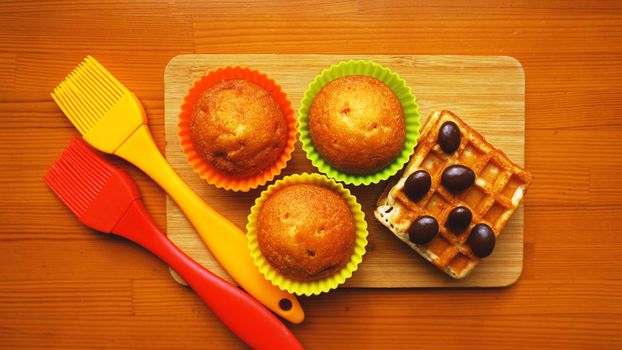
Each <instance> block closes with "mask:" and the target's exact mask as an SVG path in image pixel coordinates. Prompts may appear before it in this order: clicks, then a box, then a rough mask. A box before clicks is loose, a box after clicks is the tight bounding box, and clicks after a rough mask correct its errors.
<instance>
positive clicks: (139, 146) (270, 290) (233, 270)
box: [114, 125, 304, 323]
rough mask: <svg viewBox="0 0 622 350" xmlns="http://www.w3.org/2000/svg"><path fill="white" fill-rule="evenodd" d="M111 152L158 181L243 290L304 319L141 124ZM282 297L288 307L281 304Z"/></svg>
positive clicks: (240, 238) (294, 319)
mask: <svg viewBox="0 0 622 350" xmlns="http://www.w3.org/2000/svg"><path fill="white" fill-rule="evenodd" d="M114 154H116V155H118V156H120V157H121V158H123V159H125V160H127V161H129V162H130V163H132V164H134V165H136V166H137V167H138V168H140V169H141V170H142V171H143V172H145V173H146V174H147V175H149V176H150V177H151V178H152V179H153V180H154V181H155V182H157V183H158V184H159V185H160V187H162V189H164V191H166V193H167V194H168V195H169V196H171V198H173V200H174V201H175V203H177V205H178V206H179V208H180V209H181V210H182V211H183V212H184V214H185V215H186V217H187V218H188V220H189V221H190V222H191V223H192V225H193V226H194V228H195V229H196V231H197V232H198V234H199V236H200V237H201V239H202V240H203V242H204V243H205V245H206V246H207V248H208V249H209V250H210V252H211V253H212V255H213V256H214V258H216V260H218V262H219V263H220V265H221V266H222V267H223V268H224V269H225V271H227V273H228V274H229V276H231V278H233V280H235V281H236V282H237V283H238V284H239V285H240V286H241V287H242V288H244V290H246V291H247V292H248V293H249V294H251V295H252V296H253V297H255V298H256V299H257V300H259V302H261V303H262V304H264V305H265V306H266V307H268V308H269V309H271V310H272V311H274V312H275V313H276V314H278V315H279V316H281V317H283V318H285V319H286V320H289V321H290V322H293V323H300V322H302V320H303V319H304V312H303V311H302V307H301V306H300V304H299V303H298V300H297V299H296V297H295V296H293V295H291V294H289V293H287V292H285V291H282V290H280V289H279V288H278V287H276V286H273V285H272V284H271V283H270V282H269V281H268V280H266V278H265V277H264V276H263V275H262V274H261V273H260V272H259V269H258V268H257V266H255V264H254V263H253V259H252V257H251V255H250V250H249V249H248V242H247V239H246V237H245V234H244V233H243V232H242V231H241V230H240V229H239V228H238V227H237V226H235V225H234V224H233V223H232V222H231V221H229V220H227V219H226V218H224V217H223V216H222V215H220V214H219V213H218V212H216V211H215V210H213V209H212V208H210V207H209V206H208V205H207V204H205V202H203V201H202V200H201V199H200V198H199V197H198V196H197V195H196V194H195V193H194V192H193V191H192V190H191V189H190V188H189V187H188V186H187V185H186V184H185V183H184V181H183V180H182V179H181V178H180V177H179V176H178V175H177V174H176V173H175V171H174V170H173V169H172V168H171V167H170V166H169V164H168V163H167V162H166V160H165V159H164V157H163V156H162V154H161V153H160V151H159V150H158V148H157V147H156V145H155V143H154V142H153V138H152V137H151V133H150V132H149V127H148V126H147V125H142V126H141V127H140V128H138V129H137V130H136V131H135V132H134V133H133V134H132V136H130V137H129V138H128V139H127V140H126V141H125V142H124V143H123V144H122V145H121V147H119V148H118V149H117V150H116V151H115V152H114ZM283 299H287V300H289V303H286V304H289V305H291V308H289V309H284V308H282V307H281V305H283V303H282V302H281V301H282V300H283Z"/></svg>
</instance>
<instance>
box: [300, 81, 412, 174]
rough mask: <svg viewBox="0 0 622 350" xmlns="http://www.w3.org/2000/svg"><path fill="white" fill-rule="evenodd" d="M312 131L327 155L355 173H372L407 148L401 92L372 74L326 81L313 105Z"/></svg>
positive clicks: (321, 151)
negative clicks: (400, 99) (397, 94)
mask: <svg viewBox="0 0 622 350" xmlns="http://www.w3.org/2000/svg"><path fill="white" fill-rule="evenodd" d="M309 132H310V135H311V139H312V140H313V144H314V145H315V147H316V148H317V150H318V153H319V154H320V155H321V156H322V158H323V159H324V160H325V161H326V162H328V163H329V164H330V165H331V166H333V167H334V168H336V169H338V170H340V171H343V172H346V173H351V174H370V173H374V172H376V171H378V170H380V169H382V168H384V167H386V166H387V165H389V164H390V163H391V162H392V161H393V160H394V159H395V158H396V157H397V156H398V155H399V154H400V152H401V151H402V148H403V146H404V140H405V121H404V111H403V109H402V105H401V103H400V101H399V99H398V98H397V96H396V95H395V93H394V92H393V91H392V90H391V89H390V88H389V87H388V86H386V85H385V84H384V83H382V82H381V81H379V80H377V79H375V78H372V77H370V76H366V75H348V76H344V77H342V78H338V79H336V80H333V81H331V82H329V83H328V84H326V85H325V86H324V87H322V89H321V90H320V91H319V92H318V93H317V95H316V96H315V97H314V99H313V102H312V104H311V107H310V109H309Z"/></svg>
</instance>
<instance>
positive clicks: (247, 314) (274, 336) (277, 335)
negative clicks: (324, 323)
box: [112, 200, 302, 349]
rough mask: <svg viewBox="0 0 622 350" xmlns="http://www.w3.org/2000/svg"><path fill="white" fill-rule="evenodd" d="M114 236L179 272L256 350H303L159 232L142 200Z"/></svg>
mask: <svg viewBox="0 0 622 350" xmlns="http://www.w3.org/2000/svg"><path fill="white" fill-rule="evenodd" d="M112 233H114V234H117V235H119V236H122V237H125V238H127V239H129V240H131V241H133V242H135V243H138V244H139V245H141V246H143V247H144V248H146V249H147V250H149V251H151V252H152V253H153V254H155V255H156V256H158V257H160V258H161V259H162V260H163V261H165V262H166V263H167V264H168V265H170V266H171V267H172V268H173V269H175V271H177V273H179V274H180V275H181V276H182V277H183V278H184V280H186V282H188V285H189V286H190V287H191V288H192V289H193V290H194V291H195V292H196V293H197V294H198V295H199V296H200V297H201V299H203V301H204V302H205V303H206V304H207V306H208V307H209V308H210V309H211V310H212V312H213V313H214V314H216V316H218V318H220V320H221V321H222V322H223V323H224V324H226V325H227V327H229V329H230V330H231V331H232V332H233V333H235V334H236V335H237V336H238V337H240V339H242V340H243V341H244V342H245V343H246V344H248V345H249V346H251V347H252V348H253V349H302V346H301V345H300V343H298V341H297V340H296V338H295V337H294V335H293V334H292V333H291V332H290V331H289V330H288V329H287V327H286V326H285V325H284V324H283V323H282V322H281V321H279V320H278V319H277V318H276V316H274V315H273V314H272V313H271V312H270V311H269V310H268V309H266V308H265V307H263V306H262V305H261V304H260V303H259V302H257V301H256V300H255V299H253V298H251V297H250V296H249V295H248V294H246V293H244V292H243V291H242V290H240V289H239V288H236V287H234V286H232V285H231V284H229V283H227V282H226V281H225V280H223V279H222V278H220V277H218V276H216V275H214V274H213V273H211V272H209V271H208V270H206V269H205V268H203V267H202V266H201V265H199V264H198V263H197V262H195V261H194V260H192V259H191V258H190V257H189V256H188V255H186V254H184V253H183V252H182V251H181V250H179V248H177V246H175V244H173V243H172V242H171V241H170V240H169V239H168V238H167V237H166V236H165V235H164V234H163V233H162V232H160V230H158V228H157V226H156V225H155V224H154V223H153V221H152V220H151V217H150V216H149V214H148V213H147V211H146V210H145V208H144V206H143V204H142V201H141V200H135V201H133V202H132V204H131V205H130V207H129V208H128V209H127V210H126V212H125V213H124V214H123V216H122V217H121V219H120V220H119V221H118V222H117V224H116V225H115V227H114V228H113V229H112Z"/></svg>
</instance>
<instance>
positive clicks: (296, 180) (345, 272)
mask: <svg viewBox="0 0 622 350" xmlns="http://www.w3.org/2000/svg"><path fill="white" fill-rule="evenodd" d="M300 183H305V184H313V185H318V186H322V187H326V188H328V189H330V190H332V191H334V192H335V193H337V194H339V195H340V196H341V197H342V198H343V199H344V200H345V201H346V203H347V204H348V206H349V207H350V210H351V211H352V217H353V219H354V225H355V228H356V239H355V243H354V251H353V253H352V257H351V258H350V261H348V263H347V264H346V265H345V266H344V267H343V268H342V269H341V270H340V271H339V272H337V273H335V274H334V275H332V276H329V277H326V278H324V279H320V280H317V281H309V282H306V281H298V280H293V279H290V278H287V277H285V276H283V275H282V274H281V273H279V272H278V271H277V270H276V269H274V268H272V266H271V265H270V263H269V262H268V261H267V260H266V258H265V257H264V256H263V255H262V254H261V250H260V249H259V243H258V242H257V218H258V216H259V212H260V210H261V206H262V204H263V203H264V202H265V201H266V199H268V198H269V197H270V196H271V195H272V194H273V193H274V192H275V191H277V190H278V189H279V188H282V187H284V186H288V185H293V184H300ZM301 200H304V199H301ZM246 230H247V232H248V233H247V234H246V237H247V238H248V248H249V249H250V253H251V256H252V257H253V261H254V262H255V265H256V266H257V268H258V269H259V271H260V272H261V273H262V274H263V275H264V276H265V277H266V279H267V280H269V281H270V282H272V284H273V285H275V286H277V287H279V288H280V289H282V290H285V291H288V292H290V293H294V294H296V295H306V296H310V295H318V294H320V293H325V292H328V291H329V290H331V289H335V288H337V287H338V286H339V285H340V284H343V283H344V282H345V281H346V280H347V279H348V278H350V277H351V276H352V273H353V272H354V271H356V270H357V269H358V266H359V264H360V263H361V261H363V255H364V254H365V247H366V246H367V222H365V214H364V213H363V211H362V210H361V205H360V204H359V203H358V202H357V201H356V198H355V197H354V196H353V195H352V194H351V193H350V191H349V190H348V189H346V188H344V187H343V186H342V185H341V184H339V183H337V182H335V181H334V180H331V179H329V178H327V177H326V176H323V175H320V174H307V173H303V174H295V175H290V176H286V177H284V178H283V179H281V180H278V181H277V182H275V183H274V184H272V185H270V186H269V187H268V188H267V189H266V190H264V191H263V192H262V193H261V195H260V196H259V198H257V200H255V205H253V207H252V208H251V213H250V214H249V216H248V224H247V225H246Z"/></svg>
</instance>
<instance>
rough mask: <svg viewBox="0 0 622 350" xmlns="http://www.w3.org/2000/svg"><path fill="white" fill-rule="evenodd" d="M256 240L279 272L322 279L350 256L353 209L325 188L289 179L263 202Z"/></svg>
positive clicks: (306, 278)
mask: <svg viewBox="0 0 622 350" xmlns="http://www.w3.org/2000/svg"><path fill="white" fill-rule="evenodd" d="M257 241H258V243H259V249H260V250H261V252H262V254H263V256H264V257H265V258H266V259H267V260H268V262H269V263H270V265H272V266H273V267H274V268H275V269H276V270H278V271H279V272H281V273H282V274H283V275H285V276H287V277H289V278H291V279H296V280H303V281H310V280H317V279H322V278H325V277H328V276H330V275H332V274H334V273H336V272H338V271H339V270H340V269H341V268H342V267H343V266H345V264H346V263H347V262H348V261H349V260H350V258H351V256H352V253H353V249H354V243H355V225H354V219H353V217H352V211H351V210H350V207H349V206H348V204H347V203H346V202H345V200H344V199H343V198H342V197H341V196H340V195H338V194H337V193H335V192H333V191H332V190H330V189H327V188H325V187H321V186H317V185H312V184H294V185H288V186H285V187H283V188H281V189H278V190H277V191H276V192H275V193H273V194H272V195H271V196H270V197H269V198H268V199H267V200H266V201H265V202H264V203H263V205H262V207H261V209H260V212H259V217H258V222H257Z"/></svg>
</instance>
